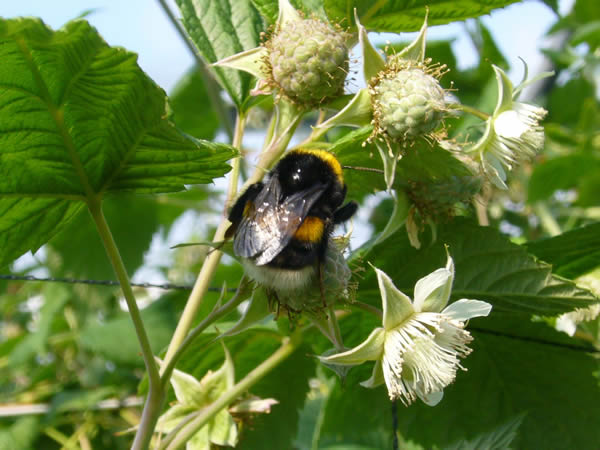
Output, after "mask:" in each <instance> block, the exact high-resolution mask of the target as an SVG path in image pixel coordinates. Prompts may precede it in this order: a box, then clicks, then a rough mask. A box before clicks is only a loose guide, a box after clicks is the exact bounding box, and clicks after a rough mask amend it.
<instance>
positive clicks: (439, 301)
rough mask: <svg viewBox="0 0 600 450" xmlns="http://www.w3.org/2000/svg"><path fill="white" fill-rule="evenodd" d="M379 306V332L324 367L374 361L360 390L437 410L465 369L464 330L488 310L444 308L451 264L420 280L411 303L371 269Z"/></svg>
mask: <svg viewBox="0 0 600 450" xmlns="http://www.w3.org/2000/svg"><path fill="white" fill-rule="evenodd" d="M375 272H376V273H377V281H378V283H379V290H380V292H381V299H382V303H383V327H381V328H376V329H375V330H373V332H372V333H371V334H370V335H369V337H368V338H367V339H366V340H365V341H364V342H363V343H362V344H360V345H358V346H357V347H355V348H353V349H351V350H348V351H346V352H343V353H338V354H337V355H332V356H327V357H321V358H320V359H321V361H323V362H325V363H328V364H338V365H356V364H362V363H363V362H365V361H375V367H374V369H373V373H372V376H371V378H370V379H368V380H367V381H365V382H363V383H361V384H362V385H363V386H365V387H375V386H379V385H380V384H382V383H383V382H385V384H386V386H387V390H388V394H389V396H390V399H391V400H396V399H400V400H401V401H402V402H403V403H404V404H406V405H409V404H410V403H412V402H413V401H415V400H416V398H417V397H419V398H420V399H421V400H423V401H424V402H425V403H427V404H428V405H431V406H433V405H435V404H437V403H438V402H439V401H440V400H441V399H442V396H443V389H444V388H445V387H446V386H448V385H449V384H450V383H452V382H453V381H454V379H455V377H456V371H457V370H458V369H459V368H460V369H463V370H464V368H463V367H462V366H461V365H460V359H461V358H464V357H465V356H467V355H468V354H469V353H470V352H471V349H470V348H469V347H467V344H468V343H469V342H471V341H472V340H473V338H472V337H471V335H470V334H469V332H468V331H466V330H465V329H464V327H465V321H466V320H467V319H470V318H472V317H478V316H487V315H488V314H489V312H490V310H491V309H492V307H491V305H489V304H488V303H485V302H482V301H479V300H467V299H461V300H458V301H456V302H454V303H452V304H451V305H449V306H447V304H448V299H449V298H450V292H451V290H452V283H453V281H454V263H453V261H452V258H451V257H450V256H448V261H447V264H446V267H443V268H440V269H437V270H435V271H434V272H432V273H431V274H429V275H427V276H425V277H424V278H421V279H420V280H419V281H417V284H416V285H415V291H414V292H415V294H414V295H415V299H414V301H411V299H410V298H409V297H408V296H406V295H405V294H404V293H402V292H401V291H399V290H398V289H397V288H396V286H394V284H393V282H392V280H391V279H390V278H389V277H388V276H387V274H385V273H384V272H382V271H381V270H379V269H377V268H375Z"/></svg>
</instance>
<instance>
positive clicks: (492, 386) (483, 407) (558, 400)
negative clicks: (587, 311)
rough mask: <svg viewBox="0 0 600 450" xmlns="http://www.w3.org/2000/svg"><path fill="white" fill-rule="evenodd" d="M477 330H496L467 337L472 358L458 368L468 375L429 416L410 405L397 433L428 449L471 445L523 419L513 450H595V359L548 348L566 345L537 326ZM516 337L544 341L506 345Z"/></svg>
mask: <svg viewBox="0 0 600 450" xmlns="http://www.w3.org/2000/svg"><path fill="white" fill-rule="evenodd" d="M494 322H495V323H494ZM478 324H479V325H482V324H485V325H486V326H488V327H490V329H492V325H495V326H494V327H493V332H485V331H484V330H481V331H476V330H473V331H472V335H473V336H474V338H475V339H474V341H473V342H472V347H473V353H472V354H471V355H469V356H468V357H467V358H466V359H465V360H464V366H465V368H466V369H468V371H467V372H462V373H459V374H458V376H457V380H456V382H455V383H454V384H452V385H451V386H449V388H447V389H445V390H444V399H443V401H442V402H441V403H440V404H439V405H438V406H436V407H435V408H430V407H428V406H425V405H423V404H416V405H414V407H413V406H411V407H410V408H407V409H404V410H400V413H399V414H398V416H399V421H400V431H401V433H402V434H403V435H404V436H406V437H409V438H411V439H413V440H416V441H417V442H419V443H421V444H422V445H424V446H425V448H431V446H432V445H440V444H441V445H445V444H449V443H451V442H454V441H456V440H458V439H467V440H470V439H474V438H475V437H476V436H477V435H478V434H480V433H482V432H488V431H489V430H490V429H492V428H495V427H498V426H501V425H502V424H503V423H506V422H507V421H509V420H511V419H514V417H515V416H516V415H519V414H523V415H524V416H525V417H524V419H523V422H522V424H521V426H520V427H519V430H518V436H517V437H516V439H515V440H514V441H513V444H512V446H511V447H512V448H515V449H529V448H557V449H558V448H560V449H570V448H594V446H595V445H596V443H597V442H599V439H600V428H598V427H597V417H598V414H600V388H599V387H598V384H597V380H596V379H595V378H594V377H593V375H592V372H593V371H595V370H597V362H595V360H594V358H593V357H592V356H590V355H589V354H587V353H585V352H584V351H578V350H576V349H573V348H571V347H569V346H568V344H567V345H565V346H561V345H556V344H553V342H552V341H557V342H566V341H565V340H564V339H563V337H562V336H559V334H560V333H558V332H556V331H554V330H552V329H550V328H549V327H547V326H546V325H545V324H542V323H532V322H530V321H528V320H526V319H525V320H520V319H514V320H510V319H507V318H502V319H497V320H495V321H494V320H493V319H486V320H482V321H480V322H479V323H478ZM515 331H516V332H517V333H515ZM515 334H517V336H518V335H523V336H529V337H536V336H540V337H542V336H543V337H544V339H543V340H540V341H535V340H531V339H528V338H524V339H521V338H518V337H517V338H514V337H511V336H513V335H515ZM544 341H547V342H544ZM557 383H559V385H560V388H558V387H557ZM419 424H421V425H419ZM425 424H426V425H425ZM480 448H481V447H480ZM483 448H487V447H483Z"/></svg>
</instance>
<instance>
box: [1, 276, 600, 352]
mask: <svg viewBox="0 0 600 450" xmlns="http://www.w3.org/2000/svg"><path fill="white" fill-rule="evenodd" d="M0 280H9V281H43V282H52V283H67V284H90V285H95V286H115V287H118V286H119V282H118V281H113V280H86V279H76V278H59V277H47V278H42V277H34V276H33V275H5V274H0ZM131 285H132V286H136V287H143V288H158V289H164V290H179V291H191V290H192V288H193V285H191V284H190V285H184V284H173V283H163V284H153V283H131ZM208 290H209V291H210V292H222V291H223V289H222V288H220V287H209V288H208ZM235 291H237V288H227V292H235ZM469 330H471V331H475V332H478V333H483V334H491V335H494V336H502V337H507V338H510V339H517V340H521V341H527V342H535V343H537V344H542V345H551V346H553V347H560V348H566V349H569V350H575V351H579V352H585V353H600V350H598V349H596V348H594V347H591V346H590V347H584V346H581V345H575V344H567V343H564V342H552V341H547V340H545V339H538V338H532V337H527V336H515V335H512V334H508V333H503V332H499V331H493V330H487V329H484V328H477V327H469Z"/></svg>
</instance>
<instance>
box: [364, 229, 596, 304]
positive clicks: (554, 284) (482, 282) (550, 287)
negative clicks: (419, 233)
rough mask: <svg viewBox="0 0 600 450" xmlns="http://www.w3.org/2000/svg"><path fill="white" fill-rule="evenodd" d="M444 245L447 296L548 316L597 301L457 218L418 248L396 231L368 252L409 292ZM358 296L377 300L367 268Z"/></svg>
mask: <svg viewBox="0 0 600 450" xmlns="http://www.w3.org/2000/svg"><path fill="white" fill-rule="evenodd" d="M444 245H448V247H449V252H450V255H451V256H452V258H454V262H455V265H456V278H455V280H454V286H453V289H452V298H453V299H460V298H470V299H477V300H484V301H487V302H489V303H491V304H492V305H494V309H493V311H492V314H494V313H496V312H500V311H510V312H515V313H527V314H540V315H554V314H560V313H563V312H567V311H571V310H573V309H575V308H581V307H587V306H590V305H591V304H593V303H596V302H598V299H596V298H595V297H594V296H593V295H592V294H591V293H590V292H588V291H586V290H584V289H580V288H578V287H577V286H575V284H574V283H572V282H570V281H569V280H565V279H562V278H559V277H557V276H554V275H552V273H551V267H550V266H549V265H547V264H545V263H542V262H539V261H536V260H535V258H533V257H532V256H531V255H529V254H527V252H526V250H525V249H524V248H522V247H520V246H518V245H516V244H513V243H511V242H510V241H509V239H508V238H507V237H506V236H503V235H502V234H500V233H499V232H498V231H497V230H494V229H492V228H490V227H480V226H477V225H476V224H474V223H472V222H470V221H467V220H464V219H460V218H456V219H454V221H453V222H452V223H451V224H448V225H445V226H439V227H438V237H437V241H436V242H435V243H434V244H432V245H430V246H427V245H425V246H424V250H416V249H414V248H413V247H411V246H410V244H409V243H408V239H407V237H406V236H405V234H404V233H403V232H401V233H398V234H396V235H395V236H393V237H392V238H390V239H388V240H387V241H385V245H381V246H376V247H375V248H374V249H373V250H372V251H371V254H370V255H369V256H370V258H371V262H372V263H373V265H375V266H376V267H378V268H380V269H382V270H383V271H385V272H386V273H387V274H388V275H389V276H390V277H391V278H392V279H393V280H394V283H395V284H396V285H397V286H398V288H399V289H400V290H402V291H403V292H405V293H407V294H411V293H412V289H413V287H414V285H415V282H416V281H417V280H418V279H419V278H421V277H423V276H425V275H427V274H428V273H430V272H432V271H433V270H435V269H437V268H439V267H442V266H443V265H444V262H445V260H446V257H445V249H444ZM358 296H359V299H360V297H361V296H363V298H365V299H366V298H369V299H371V300H372V301H373V302H375V303H379V302H380V300H379V291H378V289H377V283H376V280H375V276H374V273H373V271H372V270H368V271H367V275H366V277H365V279H364V280H363V282H362V283H361V285H360V290H359V293H358Z"/></svg>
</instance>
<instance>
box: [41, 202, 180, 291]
mask: <svg viewBox="0 0 600 450" xmlns="http://www.w3.org/2000/svg"><path fill="white" fill-rule="evenodd" d="M103 209H104V215H105V217H106V220H107V222H108V224H109V225H110V227H111V232H112V234H113V237H114V239H115V242H116V243H117V245H118V247H119V253H120V254H121V258H122V259H123V263H124V264H125V268H126V269H127V272H128V273H129V274H133V273H134V272H135V270H136V269H137V268H138V267H140V266H141V265H142V263H143V262H144V253H145V252H146V251H147V250H148V249H149V248H150V243H151V242H152V237H153V236H154V233H155V232H157V231H158V229H159V227H160V226H161V225H163V226H164V225H167V226H168V225H170V223H172V222H173V220H174V219H175V217H176V216H174V215H171V217H170V220H169V221H168V222H167V223H164V222H161V221H159V213H160V211H159V209H160V205H159V204H158V203H157V202H156V200H155V198H154V197H149V196H141V195H140V196H133V195H124V196H119V197H116V196H110V197H109V198H107V199H106V200H105V201H104V204H103ZM124 212H126V214H124ZM134 230H135V232H133V231H134ZM82 243H85V247H84V248H85V251H82ZM49 246H50V248H51V251H53V252H57V253H58V255H59V256H60V258H61V264H60V265H58V264H57V266H58V267H57V269H58V271H54V272H53V275H54V276H60V277H76V278H77V277H79V278H91V279H96V280H103V279H114V277H115V274H114V270H113V268H112V266H111V264H110V261H108V259H107V258H106V250H105V249H104V246H103V245H102V241H101V240H100V237H99V236H98V232H97V231H96V227H95V225H94V222H93V220H92V218H91V217H90V214H89V213H88V212H87V211H86V210H82V211H81V213H80V214H79V215H78V216H77V217H76V218H75V219H74V220H73V221H72V222H71V225H70V226H69V227H67V229H66V230H63V231H62V232H59V233H58V234H57V235H56V236H54V237H53V238H52V239H51V240H50V241H49Z"/></svg>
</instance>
